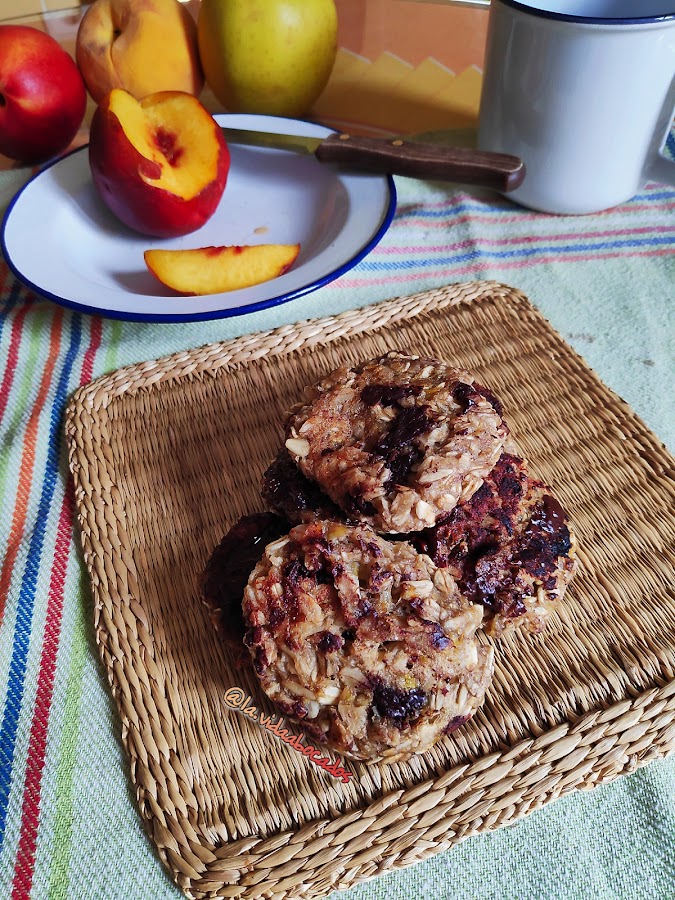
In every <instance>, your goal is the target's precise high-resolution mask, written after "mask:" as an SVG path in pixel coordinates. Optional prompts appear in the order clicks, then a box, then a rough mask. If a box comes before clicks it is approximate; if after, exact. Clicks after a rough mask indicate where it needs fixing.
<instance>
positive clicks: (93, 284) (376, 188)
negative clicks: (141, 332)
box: [2, 114, 396, 322]
mask: <svg viewBox="0 0 675 900" xmlns="http://www.w3.org/2000/svg"><path fill="white" fill-rule="evenodd" d="M215 118H216V120H217V121H218V122H219V124H221V125H223V126H227V127H232V128H244V129H252V130H258V131H275V132H277V133H283V134H301V135H307V136H312V137H313V136H316V137H321V136H324V135H327V134H330V133H331V132H330V129H328V128H324V127H323V126H321V125H316V124H313V123H309V122H302V121H299V120H294V119H282V118H276V117H272V116H253V115H235V114H231V115H216V116H215ZM230 153H231V167H230V174H229V177H228V182H227V186H226V188H225V193H224V195H223V199H222V201H221V203H220V206H219V207H218V209H217V210H216V212H215V214H214V215H213V217H212V218H211V219H210V220H209V221H208V222H207V223H206V224H205V225H204V226H203V227H202V228H200V229H199V230H198V231H195V232H193V233H192V234H189V235H185V236H184V237H180V238H172V239H158V238H151V237H147V236H145V235H141V234H137V233H136V232H133V231H131V230H130V229H128V228H127V227H126V226H124V225H122V224H121V223H120V222H119V221H118V220H117V219H116V218H115V217H114V216H113V215H112V213H110V212H109V211H108V210H107V209H106V208H105V207H104V206H103V203H102V202H101V200H100V199H99V197H98V196H97V194H96V193H95V189H94V186H93V184H92V181H91V175H90V172H89V163H88V158H87V148H86V147H84V148H80V149H79V150H75V151H74V152H72V153H70V154H69V155H68V156H65V157H63V158H62V159H59V160H57V161H55V162H54V163H52V164H51V165H49V166H48V167H47V168H45V169H43V170H42V171H41V172H39V173H38V174H37V175H36V176H35V177H34V178H33V179H31V181H29V182H28V183H27V184H26V186H25V187H24V188H23V190H21V191H20V192H19V193H18V194H17V196H16V197H15V198H14V200H13V202H12V204H11V205H10V207H9V209H8V210H7V213H6V215H5V219H4V221H3V225H2V250H3V253H4V255H5V259H6V260H7V263H8V265H9V267H10V268H11V269H12V271H13V272H14V274H15V275H16V276H17V277H18V278H19V279H21V281H23V282H24V283H25V284H27V285H28V286H29V287H31V288H33V289H34V290H35V291H37V292H38V293H40V294H42V295H43V296H45V297H49V298H50V299H51V300H54V301H55V302H57V303H60V304H62V305H64V306H69V307H72V308H74V309H78V310H81V311H84V312H89V313H98V314H102V315H105V316H108V317H111V318H116V319H135V320H141V321H155V322H176V321H193V320H197V319H216V318H224V317H226V316H236V315H241V314H243V313H249V312H255V311H256V310H259V309H264V308H266V307H268V306H275V305H277V304H280V303H286V302H287V301H289V300H293V299H294V298H296V297H300V296H302V295H303V294H307V293H309V292H310V291H313V290H316V289H317V288H319V287H321V286H322V285H324V284H328V283H329V282H330V281H333V280H334V279H335V278H338V277H339V276H340V275H342V274H343V273H344V272H346V271H347V270H348V269H350V268H352V266H354V265H356V263H357V262H359V260H361V259H363V257H364V256H365V255H366V254H367V253H368V252H369V251H370V250H371V249H372V248H373V247H374V246H375V244H377V243H378V241H379V240H380V239H381V238H382V236H383V235H384V233H385V232H386V230H387V228H388V227H389V224H390V222H391V220H392V218H393V215H394V211H395V208H396V191H395V188H394V182H393V179H392V178H391V177H387V176H380V175H368V174H363V173H356V172H348V171H345V170H337V169H334V168H332V167H329V166H325V165H322V164H321V163H319V162H318V161H317V160H316V159H315V158H314V157H313V156H301V155H299V154H297V153H294V152H292V151H288V150H274V149H270V148H267V147H245V146H238V145H230ZM260 243H282V244H294V243H299V244H300V247H301V249H300V254H299V256H298V258H297V260H296V262H295V263H294V265H293V267H292V268H291V269H290V270H289V271H288V272H286V273H284V274H283V275H281V276H279V277H278V278H275V279H273V280H272V281H267V282H265V283H263V284H259V285H255V286H254V287H250V288H245V289H243V290H237V291H229V292H227V293H221V294H210V295H208V296H203V297H184V296H176V294H174V293H173V292H172V291H171V290H170V289H169V288H165V287H163V286H162V285H161V284H160V283H159V282H158V281H157V280H156V279H155V278H154V277H153V276H152V275H151V274H150V272H148V270H147V268H146V266H145V263H144V261H143V251H144V250H147V249H150V248H152V247H165V248H172V249H178V248H190V247H207V246H211V245H224V244H234V245H242V244H260Z"/></svg>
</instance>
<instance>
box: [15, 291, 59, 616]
mask: <svg viewBox="0 0 675 900" xmlns="http://www.w3.org/2000/svg"><path fill="white" fill-rule="evenodd" d="M62 323H63V309H62V308H61V307H57V308H56V312H55V313H54V318H53V319H52V327H51V331H50V334H49V355H48V357H47V361H46V363H45V368H44V371H43V373H42V379H41V381H40V387H39V389H38V395H37V398H36V400H35V404H34V405H33V408H32V410H31V414H30V418H29V419H28V424H27V426H26V434H25V437H24V442H23V452H22V454H21V466H20V469H19V483H18V486H17V489H16V502H15V505H14V514H13V516H12V527H11V530H10V533H9V539H8V541H7V548H6V553H5V559H4V562H3V565H2V570H0V625H2V620H3V618H4V615H5V606H6V604H7V592H8V590H9V585H10V581H11V578H12V571H13V569H14V564H15V563H16V558H17V556H18V554H19V548H20V546H21V537H22V535H23V532H24V529H25V527H26V514H27V511H28V500H29V497H30V485H31V481H32V477H33V466H34V464H35V450H36V446H37V438H38V427H39V424H40V414H41V413H42V409H43V407H44V405H45V403H46V401H47V396H48V394H49V388H50V385H51V381H52V375H53V374H54V367H55V366H56V360H57V359H58V355H59V349H60V347H61V330H62V329H61V326H62Z"/></svg>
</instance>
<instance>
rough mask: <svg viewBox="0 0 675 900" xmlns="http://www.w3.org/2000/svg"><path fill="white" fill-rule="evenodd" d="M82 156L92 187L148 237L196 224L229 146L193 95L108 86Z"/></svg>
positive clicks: (217, 191) (217, 183) (223, 170)
mask: <svg viewBox="0 0 675 900" xmlns="http://www.w3.org/2000/svg"><path fill="white" fill-rule="evenodd" d="M89 164H90V167H91V174H92V178H93V181H94V185H95V186H96V188H97V190H98V192H99V194H100V195H101V197H102V198H103V200H104V202H105V203H106V205H107V206H108V207H109V208H110V210H112V212H113V213H114V214H115V215H116V216H117V217H118V218H119V219H121V221H122V222H124V223H125V225H128V226H129V227H130V228H133V229H135V230H136V231H140V232H142V233H144V234H151V235H154V236H156V237H176V236H178V235H183V234H188V233H190V232H191V231H195V230H196V229H197V228H201V226H202V225H204V223H205V222H207V221H208V220H209V219H210V218H211V216H212V215H213V213H214V212H215V211H216V208H217V206H218V203H219V202H220V198H221V197H222V194H223V191H224V190H225V184H226V182H227V176H228V173H229V169H230V154H229V150H228V148H227V144H226V143H225V138H224V137H223V133H222V131H221V129H220V127H219V126H218V124H217V122H216V121H215V119H214V118H213V116H212V115H211V114H210V113H209V112H208V110H207V109H206V108H205V107H204V106H202V104H201V103H200V102H199V100H198V99H197V98H196V97H193V96H192V94H188V93H185V92H183V91H160V92H159V93H156V94H149V95H148V96H147V97H144V98H143V99H142V100H140V101H139V100H136V99H135V97H132V95H131V94H129V93H128V92H127V91H124V90H121V89H120V88H115V89H114V90H112V91H111V92H110V93H109V94H108V95H107V96H106V97H105V99H104V100H103V101H102V103H101V105H100V106H99V107H98V108H97V109H96V111H95V113H94V116H93V119H92V123H91V133H90V140H89Z"/></svg>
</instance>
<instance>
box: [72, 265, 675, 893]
mask: <svg viewBox="0 0 675 900" xmlns="http://www.w3.org/2000/svg"><path fill="white" fill-rule="evenodd" d="M394 348H401V349H405V350H408V351H410V352H413V353H420V354H425V355H433V356H438V357H440V358H443V359H446V360H448V361H449V362H452V363H454V364H457V365H459V366H462V367H466V368H467V369H469V371H471V372H473V373H475V375H476V377H477V378H478V379H479V380H480V381H481V382H482V383H484V384H486V385H488V386H490V387H491V388H492V389H494V390H495V392H497V393H498V394H499V395H500V396H501V398H502V399H503V401H504V405H505V410H506V414H507V417H508V419H509V422H510V424H511V426H512V430H513V432H514V435H515V436H516V439H517V440H518V441H519V443H520V445H521V447H522V449H523V451H524V453H525V455H526V456H527V457H528V458H529V460H530V464H531V469H532V471H533V472H534V473H535V474H536V475H537V476H538V477H541V478H543V479H544V480H545V481H547V482H549V483H550V484H551V485H552V486H553V487H554V489H555V491H556V494H557V495H558V496H559V497H560V499H561V501H562V502H563V504H564V505H565V506H566V507H567V509H568V510H569V512H570V514H571V517H572V519H573V521H574V523H575V527H576V530H577V534H578V537H579V543H580V548H581V549H580V553H579V557H580V563H581V565H580V571H579V573H578V575H577V577H576V578H575V580H574V582H573V585H572V588H571V589H570V591H569V592H568V595H567V598H566V600H565V603H564V606H563V608H562V609H561V612H560V615H559V616H558V617H556V618H555V619H554V621H553V622H551V623H550V624H549V627H548V629H547V632H546V633H545V634H544V635H542V636H536V637H526V636H523V635H519V634H516V635H512V636H510V637H508V638H507V639H505V640H504V641H502V642H501V643H500V644H499V645H498V647H497V658H496V674H495V678H494V681H493V683H492V685H491V688H490V690H489V692H488V696H487V699H486V702H485V704H484V706H483V707H482V708H481V710H480V711H479V713H478V714H477V715H476V716H475V718H474V719H473V720H472V721H471V722H469V723H468V724H467V725H466V726H464V727H463V728H461V729H460V730H459V731H457V732H456V733H455V734H453V735H451V736H450V737H448V738H446V739H444V740H443V741H442V742H441V743H440V744H438V745H437V746H436V747H435V748H434V749H433V750H432V751H430V752H428V753H426V754H424V755H423V756H420V757H417V758H415V759H414V760H413V761H412V762H410V763H405V764H398V765H394V766H389V767H387V766H366V765H362V764H358V763H354V762H352V761H345V762H344V767H345V768H346V769H348V770H349V771H351V772H353V773H354V777H353V778H352V779H351V781H350V782H349V783H347V784H343V783H341V781H340V780H338V779H336V778H334V777H332V776H331V775H329V774H327V773H325V772H323V771H322V770H321V769H319V768H318V767H317V766H314V765H311V764H310V762H309V761H308V760H307V759H304V758H303V757H302V756H300V754H298V753H297V752H296V751H295V750H294V749H292V748H289V747H287V746H286V745H285V744H284V743H282V742H281V741H280V740H279V739H278V738H276V737H275V736H273V735H271V734H269V733H268V732H267V731H265V730H264V729H262V728H261V727H260V726H259V725H258V724H257V723H255V722H252V721H250V720H249V719H247V718H246V717H244V716H242V715H238V714H237V713H236V712H234V711H233V710H232V709H231V708H230V707H229V706H228V705H227V704H226V703H225V700H224V695H225V692H226V691H227V689H228V688H230V687H232V686H240V687H241V688H242V689H243V690H244V691H245V692H247V693H248V694H250V695H251V696H252V697H253V700H254V702H255V704H256V705H257V706H258V708H259V709H260V710H263V711H265V710H267V711H268V712H272V710H271V708H268V707H267V706H266V701H265V700H264V699H263V697H262V694H261V693H259V692H258V691H257V690H256V685H255V679H254V678H252V677H251V675H250V674H249V672H248V671H247V670H246V669H240V668H237V667H236V664H235V660H234V659H232V658H231V657H230V656H229V655H228V653H227V652H226V651H224V650H223V649H222V648H221V646H220V645H219V643H218V641H217V639H216V636H215V633H214V631H213V628H212V626H211V623H210V620H209V618H208V614H207V612H206V610H205V609H204V608H203V606H202V605H201V603H200V601H199V577H200V573H201V571H202V569H203V566H204V564H205V561H206V559H207V557H208V555H209V553H210V552H211V550H212V549H213V547H214V546H215V545H216V543H217V542H218V541H219V539H220V537H221V536H222V534H223V533H224V532H225V531H226V530H227V529H228V528H229V526H230V525H231V524H232V523H233V522H234V521H235V520H236V519H237V518H238V517H239V516H240V515H243V514H245V513H248V512H253V511H256V510H259V509H262V503H261V501H260V498H259V494H258V485H259V482H260V477H261V475H262V472H263V471H264V469H265V468H266V466H267V465H268V463H269V462H270V460H271V459H272V457H273V456H274V454H275V453H276V451H277V449H278V447H279V446H280V443H281V428H280V422H281V417H282V414H283V412H284V411H285V409H286V408H287V407H288V406H290V405H291V403H292V402H294V401H295V400H296V399H297V398H298V397H299V395H300V393H301V390H302V388H303V386H304V385H305V384H307V383H310V382H312V381H315V380H317V379H318V378H319V377H320V376H322V375H323V374H325V373H326V372H327V371H329V370H330V369H332V368H334V367H336V366H337V365H340V364H342V363H354V362H356V361H358V360H362V359H365V358H368V357H372V356H375V355H377V354H380V353H382V352H385V351H386V350H389V349H394ZM66 428H67V435H68V442H69V452H70V465H71V471H72V473H73V477H74V481H75V491H76V502H77V509H78V517H79V522H80V528H81V537H82V544H83V548H84V556H85V561H86V565H87V568H88V571H89V574H90V577H91V583H92V589H93V598H94V616H95V627H96V638H97V642H98V645H99V648H100V652H101V657H102V659H103V663H104V666H105V669H106V671H107V674H108V678H109V682H110V687H111V690H112V693H113V696H114V698H115V700H116V702H117V705H118V708H119V712H120V716H121V720H122V727H123V734H122V738H123V742H124V745H125V748H126V751H127V754H128V757H129V761H130V773H131V779H132V782H133V784H134V787H135V790H136V793H137V798H138V804H139V808H140V812H141V815H142V817H143V819H144V821H145V822H146V824H147V827H148V830H149V833H150V835H151V837H152V839H153V841H154V842H155V845H156V847H157V850H158V853H159V855H160V857H161V858H162V860H163V861H164V863H165V864H166V866H167V867H168V869H169V870H170V872H171V873H172V875H173V877H174V878H175V880H176V882H177V883H178V884H179V885H180V886H181V887H182V888H183V890H184V891H185V892H186V894H187V895H188V896H190V897H242V898H253V897H266V898H275V900H276V898H291V897H293V898H304V897H307V898H310V897H321V896H325V895H326V894H327V893H329V892H330V891H331V890H335V889H340V888H346V887H348V886H350V885H352V884H355V883H356V882H359V881H363V880H365V879H368V878H371V877H373V876H376V875H379V874H381V873H384V872H387V871H389V870H391V869H393V868H396V867H401V866H407V865H410V864H412V863H415V862H418V861H419V860H421V859H424V858H425V857H427V856H430V855H432V854H434V853H438V852H440V851H442V850H445V849H447V848H449V847H451V846H452V845H453V844H454V843H456V842H457V841H459V840H462V839H463V838H465V837H468V836H470V835H472V834H475V833H477V832H481V831H486V830H490V829H494V828H497V827H500V826H502V825H506V824H509V823H511V822H513V821H515V820H516V819H518V818H519V817H521V816H524V815H526V814H528V813H529V812H531V811H532V810H534V809H537V808H538V807H540V806H541V805H542V804H544V803H546V802H548V801H550V800H554V799H556V798H557V797H559V796H561V795H563V794H565V793H567V792H569V791H572V790H575V789H582V788H592V787H594V786H595V785H597V784H600V783H602V782H607V781H610V780H612V779H613V778H616V777H617V776H619V775H622V774H625V773H628V772H631V771H633V770H635V769H636V768H637V767H639V766H642V765H644V764H646V763H648V762H649V761H651V760H653V759H656V758H658V757H660V756H663V755H665V754H667V753H668V752H669V751H671V750H672V749H673V747H674V746H675V680H674V679H675V674H674V671H673V670H674V665H675V596H674V594H673V586H672V564H673V549H672V548H673V536H674V535H675V522H674V519H673V513H672V510H673V509H674V508H675V485H674V479H673V465H672V458H671V457H670V456H669V455H668V453H667V452H666V451H665V449H664V448H663V447H662V446H661V445H660V443H659V442H658V440H657V439H656V438H655V437H654V436H653V435H652V434H651V433H650V432H649V431H648V429H647V428H646V427H645V426H644V425H643V424H642V422H641V421H640V420H639V419H638V418H637V417H636V416H635V415H634V414H633V413H632V412H631V410H630V409H629V408H628V407H627V405H626V404H625V403H624V402H623V401H621V400H620V399H618V398H617V397H616V396H615V395H614V394H613V393H612V392H611V391H610V390H609V389H608V388H606V387H605V386H604V385H603V384H602V383H601V382H600V381H599V379H598V378H597V377H596V376H595V374H594V373H593V372H592V371H591V370H590V369H589V368H588V366H587V365H586V364H585V363H584V362H583V361H582V360H581V359H580V358H579V357H578V356H577V355H576V354H575V353H574V352H573V351H572V350H571V349H570V348H569V347H568V346H567V345H566V344H565V343H564V342H563V341H562V339H561V338H560V337H559V336H558V335H557V334H556V333H555V332H554V331H553V329H552V328H551V327H550V325H549V324H548V323H547V322H546V320H545V319H544V318H543V317H542V316H541V315H540V314H539V313H538V312H536V311H535V310H534V308H533V307H532V306H531V305H530V303H529V302H528V300H527V298H526V297H525V296H524V295H522V294H521V293H519V292H518V291H515V290H513V289H511V288H508V287H506V286H503V285H499V284H496V283H494V282H470V283H466V284H457V285H452V286H449V287H446V288H441V289H438V290H434V291H428V292H425V293H421V294H417V295H414V296H412V297H408V298H404V299H398V300H392V301H389V302H386V303H383V304H379V305H377V306H373V307H368V308H366V309H360V310H356V311H352V312H348V313H345V314H342V315H340V316H337V317H330V318H326V319H322V320H317V321H310V322H305V323H300V324H297V325H294V326H286V327H283V328H280V329H277V330H275V331H270V332H264V333H260V334H254V335H249V336H246V337H243V338H238V339H236V340H233V341H230V342H227V343H220V344H213V345H209V346H206V347H202V348H199V349H197V350H192V351H187V352H185V353H180V354H176V355H174V356H171V357H167V358H165V359H160V360H155V361H151V362H147V363H143V364H140V365H135V366H132V367H128V368H126V369H122V370H119V371H118V372H115V373H113V374H111V375H108V376H105V377H103V378H100V379H98V380H97V381H95V382H93V383H92V384H90V385H88V386H86V387H84V388H82V389H80V390H79V391H78V392H77V393H76V394H75V396H74V397H73V399H72V401H71V403H70V405H69V409H68V414H67V424H66Z"/></svg>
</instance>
